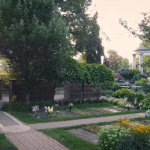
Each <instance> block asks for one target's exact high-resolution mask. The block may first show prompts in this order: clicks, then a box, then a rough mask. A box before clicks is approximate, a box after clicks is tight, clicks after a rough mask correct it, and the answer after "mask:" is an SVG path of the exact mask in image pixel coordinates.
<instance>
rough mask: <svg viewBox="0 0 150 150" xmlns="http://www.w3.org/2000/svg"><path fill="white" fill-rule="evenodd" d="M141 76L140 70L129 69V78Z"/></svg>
mask: <svg viewBox="0 0 150 150" xmlns="http://www.w3.org/2000/svg"><path fill="white" fill-rule="evenodd" d="M137 74H140V71H139V70H138V69H129V73H128V78H129V80H130V79H132V78H133V77H134V76H135V75H137Z"/></svg>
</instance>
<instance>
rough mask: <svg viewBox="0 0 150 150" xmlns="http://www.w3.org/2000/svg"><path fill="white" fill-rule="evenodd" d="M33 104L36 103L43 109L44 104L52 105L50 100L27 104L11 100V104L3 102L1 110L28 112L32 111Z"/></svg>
mask: <svg viewBox="0 0 150 150" xmlns="http://www.w3.org/2000/svg"><path fill="white" fill-rule="evenodd" d="M34 105H38V106H39V108H40V109H43V108H44V106H52V104H51V102H31V103H29V104H27V103H25V102H20V103H16V102H13V103H11V104H4V105H3V106H2V108H1V110H2V111H6V112H23V113H30V112H32V106H34Z"/></svg>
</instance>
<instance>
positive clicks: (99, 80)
mask: <svg viewBox="0 0 150 150" xmlns="http://www.w3.org/2000/svg"><path fill="white" fill-rule="evenodd" d="M60 76H61V77H62V81H64V82H65V83H67V82H68V83H73V82H75V83H77V84H78V85H80V86H81V87H82V90H81V91H82V94H81V101H82V100H83V99H84V97H83V95H84V94H83V91H84V84H85V83H87V84H91V85H93V87H94V86H95V85H100V84H103V83H106V84H107V85H109V86H110V87H111V86H112V85H113V83H114V76H113V72H112V70H110V69H109V68H107V67H106V66H104V65H101V64H87V63H79V62H77V61H76V60H74V59H73V58H71V57H66V59H65V64H64V66H63V68H62V72H61V75H60Z"/></svg>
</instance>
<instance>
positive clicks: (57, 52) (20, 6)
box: [0, 0, 70, 91]
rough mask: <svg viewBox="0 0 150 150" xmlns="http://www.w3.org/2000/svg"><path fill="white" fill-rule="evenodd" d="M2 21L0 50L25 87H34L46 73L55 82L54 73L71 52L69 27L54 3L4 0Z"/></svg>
mask: <svg viewBox="0 0 150 150" xmlns="http://www.w3.org/2000/svg"><path fill="white" fill-rule="evenodd" d="M0 22H1V24H0V40H1V44H0V51H1V52H2V53H3V54H4V55H5V56H6V57H7V58H8V59H9V60H10V62H9V64H11V65H13V66H14V69H15V71H16V73H18V74H17V80H20V81H21V84H22V86H23V87H24V88H25V89H26V90H27V91H29V90H30V89H33V88H35V87H36V86H37V85H38V84H40V82H43V78H46V77H45V73H47V72H50V73H49V74H48V75H47V77H49V78H48V79H51V80H52V81H53V79H52V78H54V79H55V76H53V71H54V70H57V68H59V66H60V65H61V64H62V62H63V60H64V59H62V58H63V57H65V56H66V55H68V53H69V52H70V51H69V48H70V46H69V41H68V39H67V38H66V37H67V27H66V24H65V21H64V20H63V19H62V17H61V14H60V13H59V11H58V8H57V7H55V3H54V1H53V0H50V1H42V0H30V1H22V0H9V1H7V0H1V1H0ZM10 49H11V51H9V50H10ZM54 68H55V69H54ZM47 69H48V71H46V70H47Z"/></svg>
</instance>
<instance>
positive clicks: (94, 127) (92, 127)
mask: <svg viewBox="0 0 150 150" xmlns="http://www.w3.org/2000/svg"><path fill="white" fill-rule="evenodd" d="M83 129H84V130H88V131H90V132H93V133H95V134H98V133H99V132H100V127H99V126H98V125H89V126H85V127H83Z"/></svg>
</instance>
